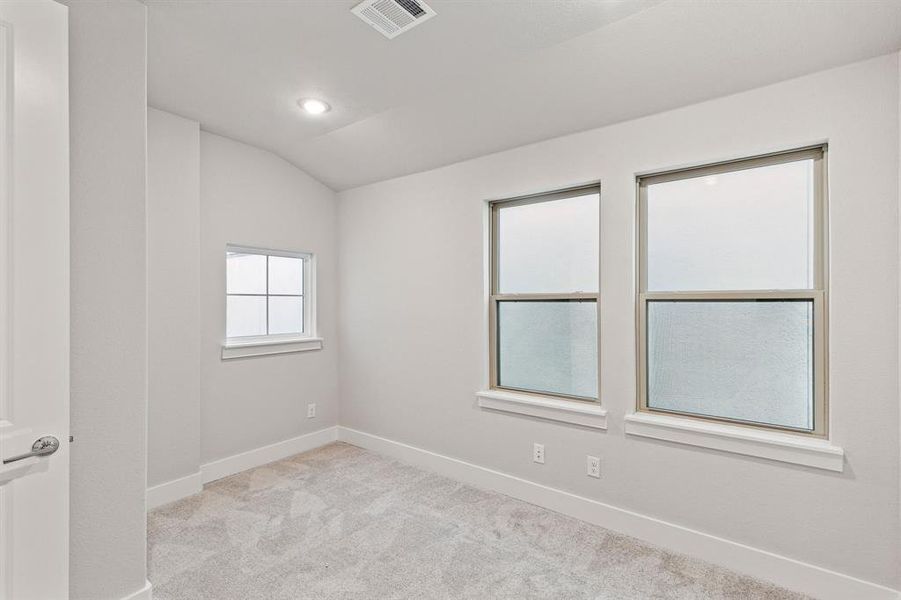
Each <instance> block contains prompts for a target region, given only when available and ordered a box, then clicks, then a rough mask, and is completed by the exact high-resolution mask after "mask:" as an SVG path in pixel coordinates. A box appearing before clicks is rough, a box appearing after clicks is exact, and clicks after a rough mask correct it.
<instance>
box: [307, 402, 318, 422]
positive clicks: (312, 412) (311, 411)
mask: <svg viewBox="0 0 901 600" xmlns="http://www.w3.org/2000/svg"><path fill="white" fill-rule="evenodd" d="M315 416H316V405H315V404H307V418H308V419H312V418H313V417H315Z"/></svg>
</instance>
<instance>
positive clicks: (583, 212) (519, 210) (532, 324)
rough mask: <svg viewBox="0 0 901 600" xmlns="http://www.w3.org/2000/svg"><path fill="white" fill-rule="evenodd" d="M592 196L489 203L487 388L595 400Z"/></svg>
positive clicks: (584, 192) (584, 191)
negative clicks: (489, 256) (488, 367)
mask: <svg viewBox="0 0 901 600" xmlns="http://www.w3.org/2000/svg"><path fill="white" fill-rule="evenodd" d="M599 196H600V191H599V188H598V186H597V185H594V186H589V187H580V188H576V189H569V190H565V191H559V192H554V193H549V194H541V195H536V196H529V197H526V198H516V199H512V200H504V201H497V202H493V203H492V204H491V273H490V277H491V296H490V319H489V320H490V335H489V337H490V361H491V363H490V369H489V371H490V379H491V381H490V387H491V388H492V389H496V390H508V391H514V392H525V393H530V394H538V395H542V396H558V397H562V398H567V399H577V400H597V398H598V351H597V348H598V271H599V269H598V230H599Z"/></svg>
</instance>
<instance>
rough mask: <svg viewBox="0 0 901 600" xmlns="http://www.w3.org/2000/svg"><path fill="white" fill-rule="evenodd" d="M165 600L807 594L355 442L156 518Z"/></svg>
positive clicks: (241, 479) (224, 484)
mask: <svg viewBox="0 0 901 600" xmlns="http://www.w3.org/2000/svg"><path fill="white" fill-rule="evenodd" d="M148 537H149V540H148V541H149V556H150V558H149V563H150V564H149V571H150V574H149V578H150V581H151V582H153V597H154V599H155V600H255V599H265V600H282V599H284V600H289V599H290V600H305V599H311V600H312V599H322V600H336V599H351V598H353V599H361V600H382V599H384V600H389V599H391V600H399V599H417V600H419V599H422V600H428V599H442V600H445V599H458V598H459V599H473V600H476V599H477V600H489V599H494V598H498V599H510V600H513V599H516V600H526V599H533V598H536V599H537V598H541V599H554V600H575V599H589V598H590V599H596V600H600V599H603V600H625V599H632V598H641V599H644V598H655V599H677V598H678V599H689V598H690V599H702V598H703V599H727V598H728V599H736V600H737V599H741V600H764V599H766V600H788V599H799V598H801V596H798V595H797V594H792V593H790V592H787V591H784V590H781V589H779V588H776V587H774V586H772V585H769V584H767V583H763V582H760V581H757V580H754V579H750V578H747V577H743V576H739V575H737V574H735V573H732V572H730V571H726V570H724V569H721V568H718V567H714V566H711V565H709V564H706V563H702V562H700V561H696V560H693V559H690V558H686V557H684V556H680V555H676V554H671V553H669V552H664V551H662V550H660V549H657V548H654V547H652V546H648V545H646V544H644V543H641V542H639V541H637V540H635V539H632V538H629V537H625V536H622V535H619V534H615V533H612V532H610V531H607V530H606V529H602V528H600V527H596V526H593V525H589V524H586V523H583V522H581V521H578V520H576V519H572V518H569V517H565V516H563V515H559V514H557V513H554V512H551V511H548V510H545V509H543V508H539V507H537V506H533V505H531V504H527V503H525V502H521V501H519V500H514V499H512V498H509V497H507V496H503V495H500V494H495V493H493V492H486V491H483V490H479V489H476V488H472V487H469V486H467V485H463V484H460V483H457V482H455V481H453V480H451V479H447V478H445V477H441V476H438V475H434V474H431V473H428V472H426V471H422V470H420V469H417V468H414V467H410V466H407V465H404V464H401V463H399V462H396V461H393V460H390V459H387V458H385V457H382V456H379V455H377V454H374V453H371V452H368V451H366V450H361V449H360V448H356V447H354V446H349V445H347V444H341V443H338V444H332V445H330V446H326V447H324V448H320V449H318V450H314V451H312V452H308V453H306V454H299V455H297V456H294V457H291V458H288V459H285V460H282V461H279V462H276V463H272V464H270V465H266V466H263V467H259V468H256V469H253V470H251V471H246V472H244V473H240V474H238V475H234V476H232V477H229V478H226V479H222V480H220V481H217V482H214V483H212V484H210V485H207V486H206V487H205V488H204V491H203V493H202V494H199V495H197V496H193V497H191V498H186V499H184V500H181V501H179V502H176V503H173V504H169V505H167V506H163V507H160V508H158V509H156V510H154V511H152V512H151V513H150V515H149V517H148Z"/></svg>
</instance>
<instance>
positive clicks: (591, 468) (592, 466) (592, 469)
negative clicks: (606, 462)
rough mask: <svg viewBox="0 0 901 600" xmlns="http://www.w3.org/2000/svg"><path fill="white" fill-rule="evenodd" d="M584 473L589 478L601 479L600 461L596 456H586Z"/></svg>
mask: <svg viewBox="0 0 901 600" xmlns="http://www.w3.org/2000/svg"><path fill="white" fill-rule="evenodd" d="M585 458H586V459H587V460H586V473H587V474H588V476H589V477H595V478H597V479H600V478H601V459H600V458H598V457H597V456H586V457H585Z"/></svg>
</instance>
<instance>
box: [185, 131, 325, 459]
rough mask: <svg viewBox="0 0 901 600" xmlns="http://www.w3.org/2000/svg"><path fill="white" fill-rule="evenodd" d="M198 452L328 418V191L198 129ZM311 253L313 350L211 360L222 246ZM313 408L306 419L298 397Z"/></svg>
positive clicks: (221, 285) (227, 448)
mask: <svg viewBox="0 0 901 600" xmlns="http://www.w3.org/2000/svg"><path fill="white" fill-rule="evenodd" d="M200 219H201V227H200V230H201V258H200V273H201V275H200V283H201V288H200V300H201V307H202V308H201V313H202V337H201V340H202V345H201V366H202V370H201V373H202V377H203V394H202V415H203V418H202V423H201V432H202V435H201V439H202V450H201V459H202V462H203V463H207V462H211V461H213V460H217V459H221V458H225V457H228V456H231V455H234V454H237V453H239V452H244V451H246V450H252V449H256V448H259V447H261V446H265V445H267V444H271V443H273V442H277V441H280V440H285V439H289V438H292V437H295V436H298V435H302V434H304V433H309V432H312V431H315V430H317V429H322V428H324V427H328V426H332V425H335V424H336V423H337V420H338V393H337V387H338V379H337V378H338V355H337V351H336V350H337V342H338V340H337V330H336V314H337V311H336V303H337V290H336V285H337V274H336V270H337V267H338V264H337V262H338V261H337V241H336V229H337V206H336V202H335V194H334V192H332V190H330V189H329V188H327V187H326V186H324V185H322V184H321V183H319V182H318V181H316V180H315V179H313V178H312V177H310V176H309V175H307V174H305V173H304V172H303V171H300V170H299V169H297V168H296V167H294V166H293V165H291V164H289V163H288V162H286V161H284V160H282V159H281V158H278V157H276V156H275V155H273V154H271V153H269V152H266V151H264V150H260V149H258V148H255V147H253V146H248V145H246V144H242V143H239V142H235V141H233V140H230V139H228V138H224V137H221V136H218V135H213V134H210V133H207V132H201V134H200ZM229 243H231V244H239V245H244V246H251V247H257V248H271V249H278V250H297V251H304V252H312V253H314V254H315V255H316V260H317V270H318V275H317V281H316V283H317V292H316V294H317V307H318V325H319V331H320V333H321V337H323V338H324V340H325V341H324V342H323V349H322V350H317V351H312V352H300V353H294V354H280V355H271V356H261V357H254V358H244V359H233V360H227V361H223V360H221V359H220V350H221V344H222V341H223V339H224V337H225V246H226V244H229ZM310 402H315V403H316V405H317V410H316V418H315V419H307V416H306V413H307V403H310Z"/></svg>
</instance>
